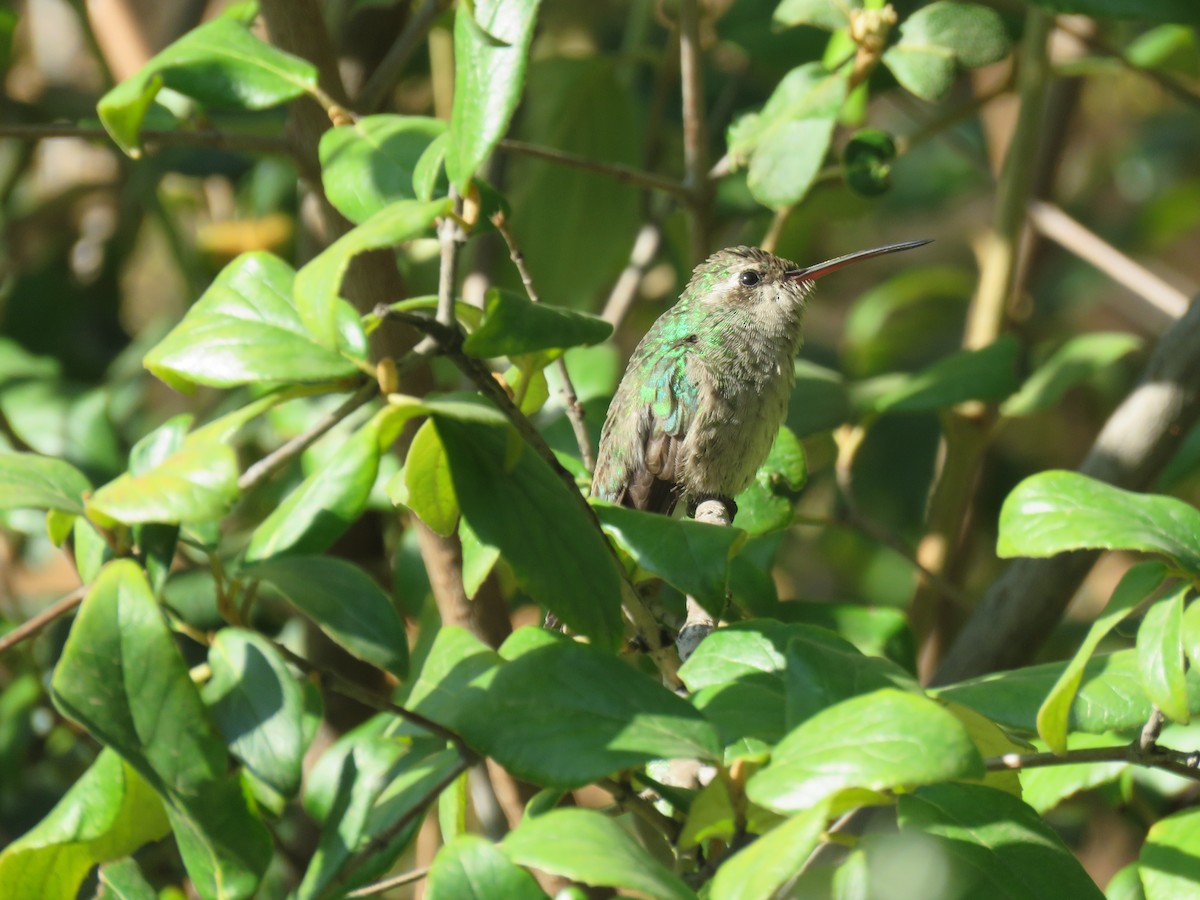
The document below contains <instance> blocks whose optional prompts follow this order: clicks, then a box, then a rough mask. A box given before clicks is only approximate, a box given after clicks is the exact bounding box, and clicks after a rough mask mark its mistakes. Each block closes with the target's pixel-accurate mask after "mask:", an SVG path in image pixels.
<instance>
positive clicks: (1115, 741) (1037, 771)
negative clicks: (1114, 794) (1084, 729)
mask: <svg viewBox="0 0 1200 900" xmlns="http://www.w3.org/2000/svg"><path fill="white" fill-rule="evenodd" d="M1119 744H1126V745H1127V744H1128V741H1127V740H1124V739H1121V738H1118V737H1114V736H1112V735H1095V734H1078V733H1076V734H1073V735H1071V738H1070V743H1069V747H1070V749H1071V750H1082V749H1087V748H1091V747H1113V746H1116V745H1119ZM1063 749H1064V750H1065V749H1067V746H1064V748H1063ZM1129 767H1130V763H1127V762H1121V761H1117V762H1099V763H1078V764H1075V765H1067V766H1037V767H1034V768H1032V769H1022V770H1021V772H1020V776H1021V799H1022V800H1024V801H1025V802H1026V803H1028V804H1029V805H1030V806H1032V807H1033V808H1034V809H1036V810H1037V811H1038V812H1039V813H1045V812H1048V811H1049V810H1051V809H1054V807H1056V806H1058V804H1059V803H1061V802H1062V801H1063V800H1065V799H1066V798H1067V797H1071V796H1073V795H1075V794H1078V793H1080V792H1081V791H1086V790H1089V789H1091V788H1094V787H1099V786H1100V785H1102V784H1108V783H1109V782H1112V781H1116V780H1117V779H1118V778H1119V777H1120V776H1121V773H1122V772H1124V771H1125V770H1127V769H1128V768H1129Z"/></svg>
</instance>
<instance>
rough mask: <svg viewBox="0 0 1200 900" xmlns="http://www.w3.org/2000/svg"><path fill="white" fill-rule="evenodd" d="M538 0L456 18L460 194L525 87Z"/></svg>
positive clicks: (455, 160) (484, 0) (451, 170)
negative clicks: (526, 68) (526, 67)
mask: <svg viewBox="0 0 1200 900" xmlns="http://www.w3.org/2000/svg"><path fill="white" fill-rule="evenodd" d="M537 10H538V0H475V2H474V3H473V4H470V5H467V6H462V7H459V9H458V11H457V14H456V15H455V17H454V59H455V69H454V106H453V108H452V109H451V111H450V131H449V134H450V138H449V143H448V144H447V146H446V174H447V175H448V176H449V177H450V181H451V183H452V184H453V185H454V187H455V188H457V189H458V192H459V193H460V194H466V192H467V186H468V185H469V184H470V182H471V179H472V178H473V177H474V176H475V173H476V171H477V170H478V169H479V166H480V165H481V164H482V163H483V161H484V160H485V159H487V157H488V154H489V153H491V152H492V148H493V147H495V146H496V142H497V141H499V140H500V138H501V137H503V135H504V132H505V131H506V130H507V128H508V123H509V121H510V120H511V119H512V115H513V112H514V111H515V110H516V108H517V103H518V101H520V99H521V90H522V88H523V87H524V85H525V66H526V64H527V61H528V58H529V44H530V42H531V41H532V39H533V26H534V24H535V23H536V21H537Z"/></svg>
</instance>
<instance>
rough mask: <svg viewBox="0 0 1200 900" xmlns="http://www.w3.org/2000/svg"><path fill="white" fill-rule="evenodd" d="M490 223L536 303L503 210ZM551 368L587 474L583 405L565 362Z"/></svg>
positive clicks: (592, 458) (592, 463)
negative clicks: (498, 234)
mask: <svg viewBox="0 0 1200 900" xmlns="http://www.w3.org/2000/svg"><path fill="white" fill-rule="evenodd" d="M492 224H493V225H495V226H496V230H497V231H498V232H500V236H501V237H502V238H504V243H505V244H506V245H507V246H508V255H509V257H510V258H511V259H512V261H513V265H514V266H516V267H517V272H518V273H519V274H520V276H521V283H522V284H524V285H525V293H526V294H528V295H529V300H530V302H531V303H538V302H540V301H539V300H538V295H537V291H536V290H534V287H533V276H532V275H531V274H530V273H529V266H527V265H526V264H525V254H523V253H522V252H521V248H520V247H518V246H517V239H516V237H514V236H513V233H512V229H511V228H509V227H508V220H507V219H506V218H505V216H504V212H503V211H500V212H497V213H496V214H495V215H493V216H492ZM554 367H555V370H556V371H557V372H558V377H559V379H560V380H561V381H562V391H561V393H562V398H563V405H564V406H565V407H566V410H567V419H568V420H569V421H570V422H571V428H572V430H573V431H574V432H575V443H576V444H578V445H579V455H580V458H581V459H582V460H583V465H584V468H586V469H587V470H588V472H589V473H590V472H592V471H594V470H595V468H596V454H595V453H594V452H593V451H592V439H591V438H590V437H588V430H587V423H586V422H585V421H584V411H583V404H581V403H580V402H579V396H578V395H577V394H576V393H575V384H574V382H572V381H571V373H570V372H568V371H567V361H566V360H565V359H564V358H563V357H561V356H560V357H559V358H558V359H556V360H555V361H554Z"/></svg>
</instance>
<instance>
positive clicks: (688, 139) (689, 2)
mask: <svg viewBox="0 0 1200 900" xmlns="http://www.w3.org/2000/svg"><path fill="white" fill-rule="evenodd" d="M679 80H680V87H681V90H682V101H683V163H684V170H685V171H686V173H687V176H686V177H685V178H684V184H685V185H687V189H688V191H689V192H690V197H689V203H688V206H689V209H690V211H691V214H692V235H691V237H692V258H693V261H694V262H699V261H700V260H702V259H703V258H704V257H705V256H706V255H707V254H708V201H709V198H710V197H711V196H712V194H711V189H712V183H711V182H710V181H709V179H708V144H707V141H706V139H705V138H706V134H705V130H704V73H703V60H702V59H701V49H700V4H699V2H698V0H680V4H679Z"/></svg>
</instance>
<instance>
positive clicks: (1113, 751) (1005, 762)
mask: <svg viewBox="0 0 1200 900" xmlns="http://www.w3.org/2000/svg"><path fill="white" fill-rule="evenodd" d="M1103 762H1125V763H1131V764H1133V765H1135V766H1148V767H1151V768H1155V769H1166V770H1167V771H1168V772H1174V773H1175V774H1176V775H1182V776H1183V777H1184V778H1191V779H1193V780H1197V781H1200V751H1198V750H1193V751H1191V752H1185V751H1183V750H1172V749H1171V748H1170V747H1162V746H1159V745H1158V744H1153V743H1152V744H1151V745H1150V746H1149V747H1147V748H1145V749H1143V748H1142V747H1141V746H1140V738H1139V739H1138V740H1135V741H1134V742H1133V743H1132V744H1120V745H1118V746H1116V747H1080V748H1079V749H1077V750H1068V751H1067V752H1066V753H1064V754H1062V755H1061V756H1059V755H1058V754H1057V753H1050V752H1046V753H1006V754H1004V755H1003V756H990V757H988V758H987V759H985V760H984V761H983V765H984V767H985V768H986V769H987V770H988V771H989V772H1004V771H1011V770H1013V769H1039V768H1045V767H1046V766H1075V765H1080V764H1084V763H1103Z"/></svg>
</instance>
